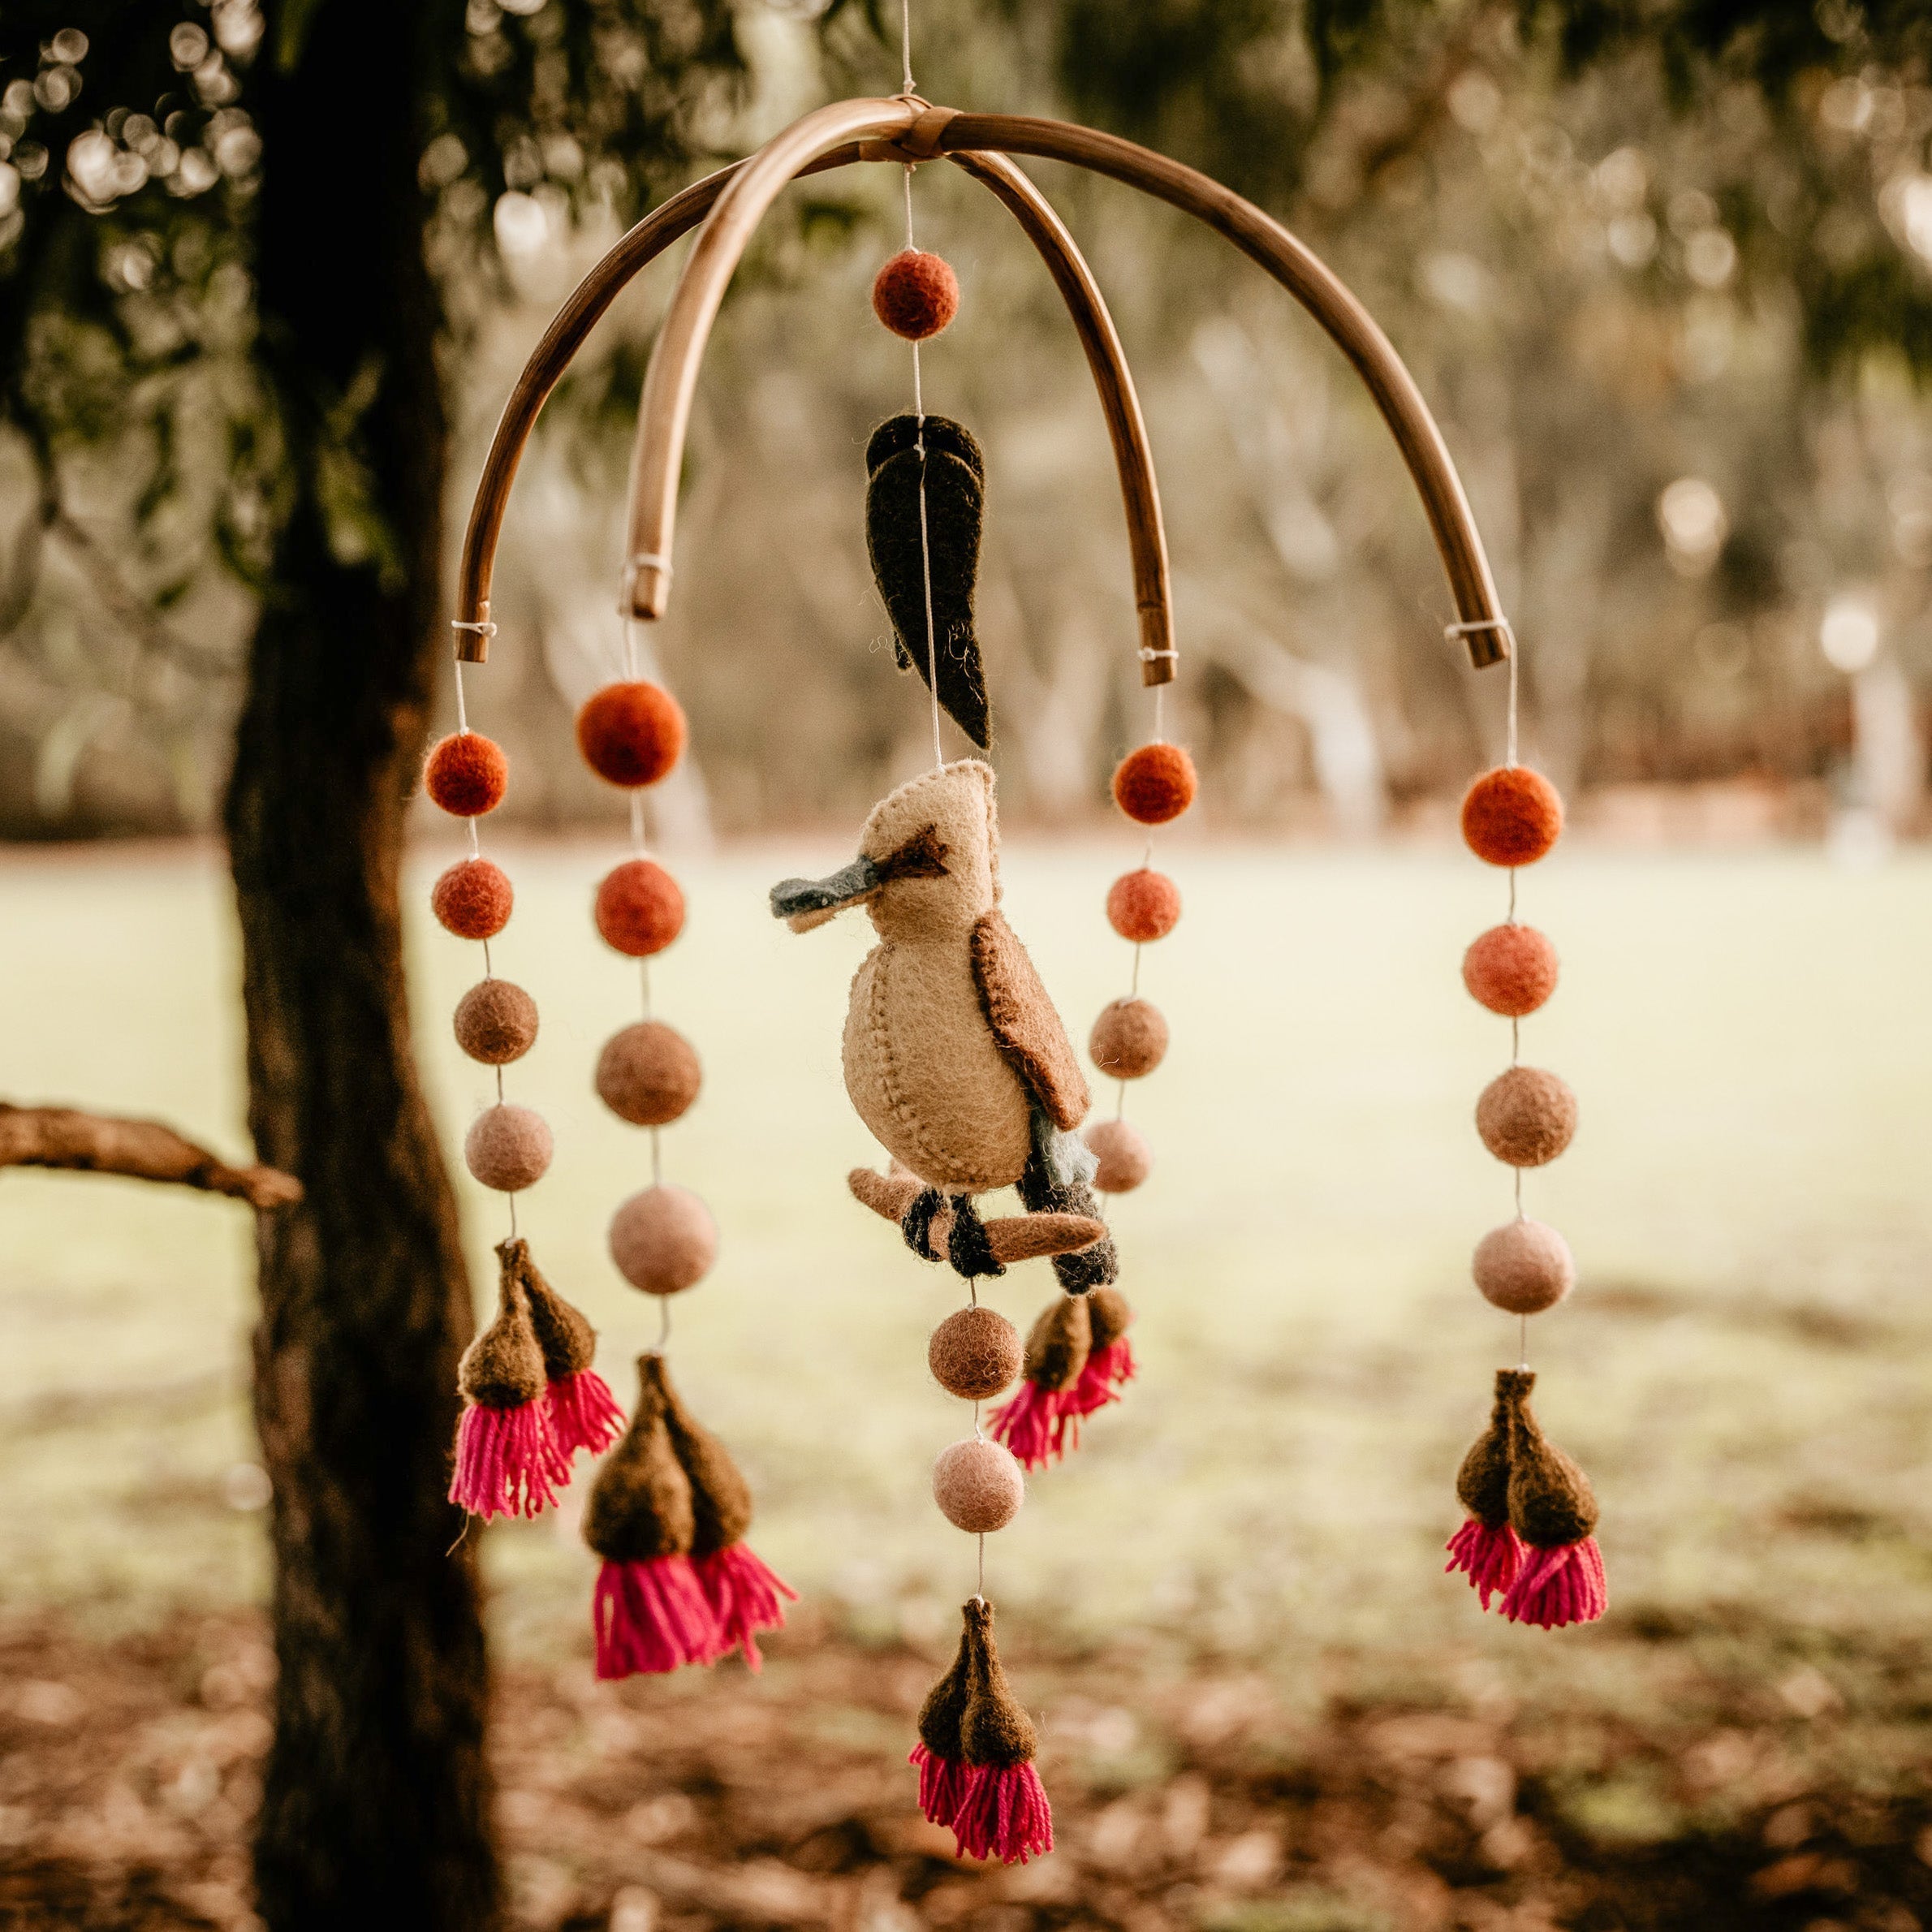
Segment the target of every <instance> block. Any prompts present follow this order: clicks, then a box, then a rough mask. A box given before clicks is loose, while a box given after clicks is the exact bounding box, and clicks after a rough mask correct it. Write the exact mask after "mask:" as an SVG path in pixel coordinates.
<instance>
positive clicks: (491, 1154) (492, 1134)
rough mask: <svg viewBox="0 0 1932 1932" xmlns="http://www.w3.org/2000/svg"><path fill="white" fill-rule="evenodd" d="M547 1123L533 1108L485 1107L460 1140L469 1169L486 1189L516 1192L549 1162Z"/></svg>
mask: <svg viewBox="0 0 1932 1932" xmlns="http://www.w3.org/2000/svg"><path fill="white" fill-rule="evenodd" d="M550 1153H551V1143H550V1123H549V1122H548V1121H547V1120H546V1119H544V1117H543V1115H541V1114H540V1113H538V1112H537V1110H536V1109H535V1108H534V1107H518V1106H494V1107H486V1108H485V1110H483V1112H481V1114H479V1115H477V1118H476V1119H475V1121H474V1122H473V1123H472V1124H471V1127H470V1130H469V1132H468V1135H467V1136H465V1137H464V1142H463V1158H464V1160H465V1161H466V1162H468V1164H469V1171H470V1172H471V1173H472V1174H473V1175H476V1177H477V1179H478V1180H480V1181H481V1182H482V1184H483V1185H484V1186H485V1187H486V1188H495V1189H496V1190H497V1192H498V1193H500V1194H519V1193H521V1192H523V1190H524V1188H528V1187H531V1186H533V1185H534V1184H536V1183H537V1182H538V1181H540V1180H541V1179H543V1175H544V1170H545V1169H546V1168H547V1167H549V1166H550Z"/></svg>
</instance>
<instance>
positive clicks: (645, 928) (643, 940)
mask: <svg viewBox="0 0 1932 1932" xmlns="http://www.w3.org/2000/svg"><path fill="white" fill-rule="evenodd" d="M597 930H598V931H599V932H600V933H602V934H603V935H604V938H606V940H607V941H608V942H610V944H611V945H612V946H615V947H616V948H617V950H618V951H619V952H621V953H628V954H629V955H630V956H631V957H632V959H634V960H641V959H644V958H645V957H647V956H648V955H649V954H652V953H654V952H662V951H663V950H664V949H665V947H667V946H668V945H670V944H671V941H672V940H674V939H675V938H677V936H678V934H679V933H681V932H682V931H683V930H684V893H683V892H682V891H680V890H679V886H678V882H677V881H676V880H675V879H674V878H672V877H671V874H670V873H668V872H666V870H665V869H664V868H663V867H662V865H659V864H658V861H657V860H655V859H627V860H625V861H624V862H623V865H619V867H618V868H617V869H615V871H613V872H610V873H606V875H605V878H604V882H603V883H602V885H601V886H598V887H597Z"/></svg>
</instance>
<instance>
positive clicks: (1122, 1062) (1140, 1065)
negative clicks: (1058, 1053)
mask: <svg viewBox="0 0 1932 1932" xmlns="http://www.w3.org/2000/svg"><path fill="white" fill-rule="evenodd" d="M1087 1051H1088V1052H1089V1054H1092V1056H1093V1064H1094V1065H1095V1066H1096V1067H1098V1068H1099V1069H1100V1071H1101V1072H1102V1073H1104V1074H1105V1075H1106V1076H1107V1078H1108V1079H1109V1080H1139V1079H1140V1078H1141V1076H1142V1075H1143V1074H1148V1073H1151V1072H1154V1068H1155V1067H1158V1066H1159V1065H1160V1063H1161V1062H1162V1060H1163V1059H1166V1057H1167V1021H1166V1020H1163V1019H1162V1017H1161V1010H1160V1008H1159V1007H1157V1006H1155V1005H1154V1003H1153V1002H1152V1001H1151V1000H1145V999H1117V1000H1115V1001H1114V1002H1113V1003H1112V1004H1111V1005H1110V1006H1105V1007H1102V1008H1101V1009H1100V1017H1099V1018H1098V1020H1095V1021H1094V1022H1093V1033H1092V1034H1091V1036H1090V1037H1089V1039H1088V1041H1087Z"/></svg>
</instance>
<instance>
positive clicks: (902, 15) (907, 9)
mask: <svg viewBox="0 0 1932 1932" xmlns="http://www.w3.org/2000/svg"><path fill="white" fill-rule="evenodd" d="M899 58H900V60H901V61H902V62H903V63H904V65H905V70H906V71H905V91H906V92H907V93H908V94H909V93H912V91H913V89H912V0H899ZM906 172H907V173H908V175H909V174H911V173H912V170H911V169H910V168H908V169H907V170H906Z"/></svg>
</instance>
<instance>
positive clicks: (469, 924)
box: [429, 859, 516, 939]
mask: <svg viewBox="0 0 1932 1932" xmlns="http://www.w3.org/2000/svg"><path fill="white" fill-rule="evenodd" d="M515 899H516V895H515V893H514V892H513V891H511V887H510V879H509V875H508V874H507V873H505V872H504V870H503V869H502V867H501V866H500V865H491V864H490V862H489V860H487V859H463V860H459V861H458V862H457V863H456V864H455V865H452V866H451V868H450V869H449V870H448V871H447V872H446V873H444V874H443V875H442V878H439V879H438V881H437V882H436V883H435V885H434V886H432V887H431V888H430V891H429V909H430V911H431V912H433V913H434V914H435V915H436V916H437V918H438V920H439V921H442V925H443V926H444V927H445V928H446V929H447V930H448V931H450V932H452V933H454V934H455V935H456V937H457V938H459V939H494V938H495V937H496V936H497V934H498V933H500V932H501V931H502V929H503V928H504V927H505V926H507V925H509V923H510V908H511V906H512V905H513V904H514V903H515Z"/></svg>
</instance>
